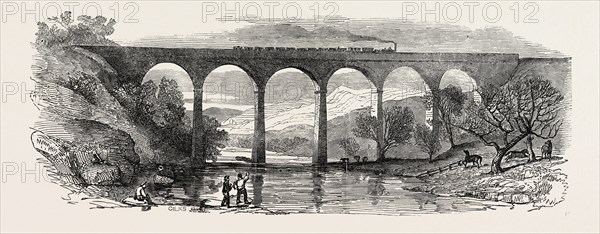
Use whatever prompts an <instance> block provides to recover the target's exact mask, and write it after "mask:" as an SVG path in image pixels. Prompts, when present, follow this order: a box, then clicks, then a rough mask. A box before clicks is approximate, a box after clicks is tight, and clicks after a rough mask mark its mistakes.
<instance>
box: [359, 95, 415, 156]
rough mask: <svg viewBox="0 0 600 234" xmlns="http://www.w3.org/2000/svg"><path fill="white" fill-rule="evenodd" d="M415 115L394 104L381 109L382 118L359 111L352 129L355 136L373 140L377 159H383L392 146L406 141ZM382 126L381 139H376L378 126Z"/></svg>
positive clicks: (411, 130) (406, 108) (410, 133)
mask: <svg viewBox="0 0 600 234" xmlns="http://www.w3.org/2000/svg"><path fill="white" fill-rule="evenodd" d="M414 122H415V116H414V114H413V112H412V111H411V110H410V108H408V107H401V106H394V107H391V108H386V109H385V110H384V111H383V120H378V119H377V117H374V116H370V115H369V114H367V113H361V114H360V115H359V116H358V117H356V125H357V127H356V128H354V129H352V132H353V133H354V135H355V136H357V137H360V138H365V139H371V140H374V141H375V142H376V143H377V149H378V152H379V155H378V156H377V161H382V160H384V159H385V153H386V152H387V151H388V150H389V149H390V148H392V147H396V146H399V145H401V144H405V143H407V142H408V141H409V140H410V138H411V135H412V132H413V125H414ZM380 125H382V126H383V129H382V131H383V139H381V141H380V140H378V137H377V132H378V126H380Z"/></svg>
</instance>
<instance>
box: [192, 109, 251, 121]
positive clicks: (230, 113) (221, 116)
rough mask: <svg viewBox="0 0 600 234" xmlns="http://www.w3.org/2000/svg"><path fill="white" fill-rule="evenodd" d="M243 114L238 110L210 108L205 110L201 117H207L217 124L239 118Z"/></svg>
mask: <svg viewBox="0 0 600 234" xmlns="http://www.w3.org/2000/svg"><path fill="white" fill-rule="evenodd" d="M242 113H243V111H240V110H234V109H228V108H218V107H210V108H208V109H206V110H203V111H202V114H203V115H208V116H210V117H213V118H215V119H217V120H218V121H219V122H223V121H225V120H228V119H230V118H233V117H235V116H239V115H241V114H242Z"/></svg>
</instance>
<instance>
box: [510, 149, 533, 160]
mask: <svg viewBox="0 0 600 234" xmlns="http://www.w3.org/2000/svg"><path fill="white" fill-rule="evenodd" d="M512 158H529V151H528V150H527V149H522V150H513V151H510V152H508V154H506V159H512Z"/></svg>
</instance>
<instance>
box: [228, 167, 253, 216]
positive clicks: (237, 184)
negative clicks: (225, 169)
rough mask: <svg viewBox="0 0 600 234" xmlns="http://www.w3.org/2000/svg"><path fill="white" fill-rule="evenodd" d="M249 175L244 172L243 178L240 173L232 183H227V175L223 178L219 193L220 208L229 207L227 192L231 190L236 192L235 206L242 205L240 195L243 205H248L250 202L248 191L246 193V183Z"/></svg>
mask: <svg viewBox="0 0 600 234" xmlns="http://www.w3.org/2000/svg"><path fill="white" fill-rule="evenodd" d="M249 175H250V174H249V173H248V172H246V175H245V176H243V175H242V173H238V175H237V179H236V180H235V181H234V182H233V183H230V182H229V176H228V175H226V176H225V177H224V178H223V189H222V190H221V192H223V200H222V201H221V206H227V208H229V207H230V201H229V199H230V195H229V192H231V190H232V189H236V190H237V196H236V203H237V204H240V203H242V202H241V200H240V199H241V196H242V195H243V196H244V204H250V202H248V191H246V182H247V181H248V179H249V178H250V176H249Z"/></svg>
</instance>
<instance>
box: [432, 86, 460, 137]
mask: <svg viewBox="0 0 600 234" xmlns="http://www.w3.org/2000/svg"><path fill="white" fill-rule="evenodd" d="M438 95H439V96H440V98H439V99H440V104H439V111H438V114H439V119H440V120H441V121H442V123H443V125H444V128H445V129H446V134H447V136H448V140H449V141H450V145H451V147H454V146H456V144H455V142H454V134H453V132H452V130H453V129H452V125H451V120H452V117H453V116H454V115H458V114H460V111H461V110H462V108H463V105H464V103H465V99H466V97H465V95H464V94H463V93H462V90H461V89H460V87H458V86H453V85H448V86H447V87H446V88H444V89H442V90H440V91H439V93H438Z"/></svg>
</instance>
